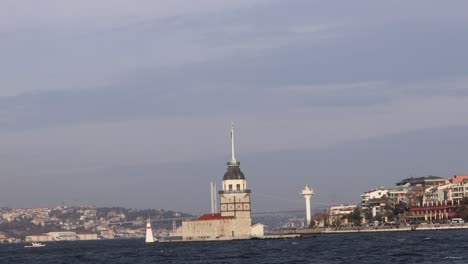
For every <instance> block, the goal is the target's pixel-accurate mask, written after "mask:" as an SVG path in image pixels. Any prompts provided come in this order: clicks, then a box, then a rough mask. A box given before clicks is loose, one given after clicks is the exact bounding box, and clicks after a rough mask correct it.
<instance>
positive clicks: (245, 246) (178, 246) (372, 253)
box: [0, 230, 468, 264]
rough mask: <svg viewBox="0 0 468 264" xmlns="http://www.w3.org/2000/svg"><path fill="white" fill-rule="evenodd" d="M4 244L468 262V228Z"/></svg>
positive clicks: (11, 256)
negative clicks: (252, 237) (293, 236)
mask: <svg viewBox="0 0 468 264" xmlns="http://www.w3.org/2000/svg"><path fill="white" fill-rule="evenodd" d="M23 246H24V244H0V263H361V264H362V263H364V264H365V263H468V230H451V231H418V232H398V233H397V232H389V233H367V234H366V233H354V234H333V235H316V236H309V237H303V238H298V239H284V240H283V239H280V240H249V241H230V242H190V243H157V244H151V245H146V244H144V243H143V241H142V240H107V241H75V242H57V243H48V244H47V246H46V247H44V248H24V247H23Z"/></svg>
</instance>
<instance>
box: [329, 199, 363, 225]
mask: <svg viewBox="0 0 468 264" xmlns="http://www.w3.org/2000/svg"><path fill="white" fill-rule="evenodd" d="M357 208H358V206H357V204H340V205H333V206H330V208H329V209H328V222H329V224H333V223H338V222H340V221H341V219H342V218H343V217H345V216H347V215H349V214H350V213H352V212H354V210H356V209H357Z"/></svg>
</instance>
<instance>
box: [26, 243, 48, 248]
mask: <svg viewBox="0 0 468 264" xmlns="http://www.w3.org/2000/svg"><path fill="white" fill-rule="evenodd" d="M45 246H46V244H42V243H39V242H32V243H31V245H26V246H24V247H25V248H32V247H45Z"/></svg>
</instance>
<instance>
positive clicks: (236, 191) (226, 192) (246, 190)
mask: <svg viewBox="0 0 468 264" xmlns="http://www.w3.org/2000/svg"><path fill="white" fill-rule="evenodd" d="M218 193H219V194H229V193H250V190H249V189H245V190H230V191H219V192H218Z"/></svg>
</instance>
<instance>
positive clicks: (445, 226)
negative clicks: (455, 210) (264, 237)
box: [272, 224, 468, 236]
mask: <svg viewBox="0 0 468 264" xmlns="http://www.w3.org/2000/svg"><path fill="white" fill-rule="evenodd" d="M460 229H468V225H467V224H427V225H411V226H402V227H396V226H389V227H386V226H381V227H354V228H350V227H343V228H340V227H338V228H331V227H328V228H310V229H296V230H292V229H288V230H274V231H273V232H272V234H273V235H292V234H298V235H302V236H306V235H315V234H344V233H378V232H409V231H431V230H432V231H433V230H460Z"/></svg>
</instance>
